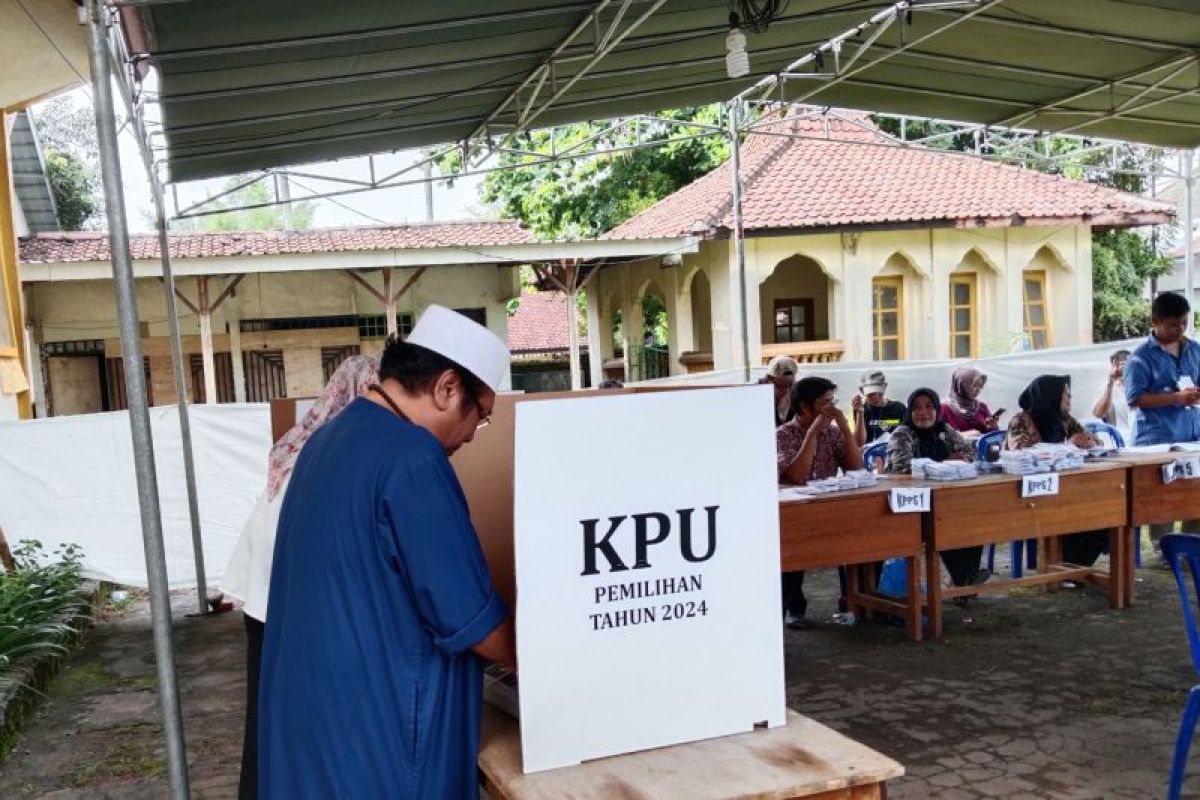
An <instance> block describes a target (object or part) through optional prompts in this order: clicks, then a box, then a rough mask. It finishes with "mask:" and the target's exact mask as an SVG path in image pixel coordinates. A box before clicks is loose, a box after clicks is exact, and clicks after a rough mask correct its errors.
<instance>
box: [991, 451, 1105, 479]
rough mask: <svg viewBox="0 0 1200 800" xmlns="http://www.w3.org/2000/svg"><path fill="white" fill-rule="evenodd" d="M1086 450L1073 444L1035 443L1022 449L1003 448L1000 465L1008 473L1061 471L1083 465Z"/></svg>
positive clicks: (1023, 473)
mask: <svg viewBox="0 0 1200 800" xmlns="http://www.w3.org/2000/svg"><path fill="white" fill-rule="evenodd" d="M1086 457H1087V451H1086V450H1080V449H1079V448H1078V447H1076V446H1075V445H1073V444H1036V445H1034V446H1033V447H1028V448H1026V449H1024V450H1004V451H1002V452H1001V453H1000V467H1001V469H1002V470H1004V472H1007V473H1008V474H1009V475H1032V474H1034V473H1038V472H1061V471H1062V470H1066V469H1075V468H1077V467H1081V466H1083V462H1084V459H1085V458H1086Z"/></svg>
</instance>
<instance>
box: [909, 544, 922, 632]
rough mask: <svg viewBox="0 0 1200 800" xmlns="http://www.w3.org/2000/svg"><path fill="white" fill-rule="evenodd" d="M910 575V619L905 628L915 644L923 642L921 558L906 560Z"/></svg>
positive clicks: (913, 557) (914, 557) (915, 557)
mask: <svg viewBox="0 0 1200 800" xmlns="http://www.w3.org/2000/svg"><path fill="white" fill-rule="evenodd" d="M905 561H906V562H907V569H906V572H907V573H908V587H907V588H908V617H907V619H905V621H904V622H905V627H906V628H907V629H908V638H909V639H912V640H913V641H914V642H919V641H921V628H922V627H923V626H922V625H921V566H920V564H919V563H918V562H919V561H920V556H911V557H909V558H906V559H905Z"/></svg>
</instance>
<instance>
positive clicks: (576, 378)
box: [567, 280, 583, 391]
mask: <svg viewBox="0 0 1200 800" xmlns="http://www.w3.org/2000/svg"><path fill="white" fill-rule="evenodd" d="M574 284H575V281H574V280H572V281H571V286H572V289H571V291H569V292H568V293H567V327H568V328H569V329H570V330H569V331H567V340H568V342H569V343H570V349H569V353H570V359H571V390H572V391H575V390H577V389H582V388H583V374H582V370H580V368H579V303H578V301H579V290H578V289H575V288H573V287H574Z"/></svg>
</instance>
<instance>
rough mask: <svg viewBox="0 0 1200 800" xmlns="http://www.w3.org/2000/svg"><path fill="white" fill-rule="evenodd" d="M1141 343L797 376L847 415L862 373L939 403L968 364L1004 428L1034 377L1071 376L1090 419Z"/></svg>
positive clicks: (731, 379) (893, 389)
mask: <svg viewBox="0 0 1200 800" xmlns="http://www.w3.org/2000/svg"><path fill="white" fill-rule="evenodd" d="M1142 341H1144V340H1143V339H1130V340H1127V341H1124V342H1107V343H1105V344H1095V345H1086V346H1082V347H1062V348H1055V349H1051V350H1036V351H1030V352H1024V353H1014V354H1011V355H1003V356H993V357H991V358H980V359H976V360H973V361H964V360H957V361H876V362H869V361H863V362H835V363H831V364H801V365H800V377H804V376H806V375H819V376H821V377H823V378H828V379H830V380H831V381H833V382H834V383H836V384H837V386H838V390H837V396H838V404H839V405H840V406H842V408H844V409H846V410H849V408H850V399H851V398H852V397H853V396H854V394H855V392H857V391H858V381H859V379H860V377H861V376H862V374H863V373H864V372H866V371H867V370H872V369H879V370H882V371H883V373H884V374H885V375H886V376H887V381H888V392H887V393H888V396H889V397H890V398H892V399H893V400H899V401H900V402H904V401H905V400H907V399H908V395H909V393H910V392H912V391H913V390H914V389H917V388H920V387H922V386H926V387H929V388H930V389H933V390H934V391H936V392H937V393H938V394H939V395H940V396H941V398H942V399H943V400H947V399H949V395H950V375H951V374H952V373H953V372H954V370H955V369H956V368H957V367H959V366H962V365H963V364H973V365H975V366H976V367H977V368H978V369H980V370H982V371H983V372H984V373H986V374H987V376H988V382H987V386H985V387H984V390H983V395H982V400H983V401H984V402H985V403H987V404H988V406H989V407H990V408H991V409H992V410H993V411H995V410H996V409H998V408H1004V409H1006V410H1007V412H1008V413H1006V414H1005V415H1004V418H1003V419H1002V420H1001V423H1000V424H1001V426H1002V427H1007V423H1008V420H1009V419H1010V418H1011V416H1012V415H1013V414H1014V413H1016V412H1017V411H1018V410H1019V407H1018V406H1017V397H1018V396H1019V395H1020V394H1021V391H1022V390H1023V389H1024V388H1025V387H1026V386H1028V385H1029V382H1030V381H1031V380H1033V379H1034V378H1036V377H1037V376H1038V375H1043V374H1047V373H1049V374H1054V375H1070V376H1071V392H1072V395H1073V397H1074V400H1073V404H1072V411H1073V413H1074V415H1075V417H1076V418H1077V419H1080V420H1085V419H1090V418H1091V417H1092V404H1093V403H1095V401H1096V398H1097V397H1099V395H1100V392H1101V391H1103V389H1104V383H1105V381H1106V380H1107V377H1108V369H1109V364H1108V357H1109V355H1110V354H1112V353H1114V352H1116V351H1117V350H1122V349H1124V350H1133V349H1134V348H1135V347H1137V346H1138V345H1139V344H1141V342H1142ZM765 374H766V369H765V368H764V367H756V368H754V369H752V370H751V377H752V378H753V379H754V380H758V379H759V378H761V377H762V376H763V375H765ZM741 382H742V370H740V369H733V370H721V371H718V372H703V373H698V374H695V375H677V376H674V377H671V378H663V379H661V380H656V381H647V382H646V383H641V384H638V385H639V386H646V385H674V386H686V385H697V386H703V385H734V384H739V383H741Z"/></svg>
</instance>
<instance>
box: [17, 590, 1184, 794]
mask: <svg viewBox="0 0 1200 800" xmlns="http://www.w3.org/2000/svg"><path fill="white" fill-rule="evenodd" d="M1138 578H1139V583H1138V590H1137V591H1138V593H1137V598H1136V602H1135V605H1134V606H1133V607H1132V608H1130V609H1128V610H1126V611H1112V610H1110V609H1109V608H1108V603H1107V600H1106V598H1105V596H1104V595H1103V593H1102V592H1100V591H1099V590H1097V589H1093V588H1088V589H1079V590H1068V591H1061V592H1056V593H1054V594H1044V593H1042V592H1040V591H1028V590H1026V591H1016V592H1013V593H1011V594H1010V595H995V596H989V597H983V598H980V599H977V600H975V601H973V603H972V604H971V606H970V607H969V608H967V609H965V610H964V609H959V608H956V607H953V606H952V607H951V608H950V609H949V610H948V612H947V625H946V638H945V640H944V641H942V642H925V643H921V644H913V643H911V642H908V641H906V640H905V639H904V638H903V634H902V631H901V629H899V628H896V627H892V626H889V625H885V624H882V623H879V622H868V621H860V622H859V623H858V624H857V625H855V626H853V627H840V626H833V625H825V624H821V620H823V619H826V618H828V616H829V615H830V614H832V612H834V611H835V610H836V608H835V605H834V601H835V594H836V579H835V576H834V573H833V572H832V571H821V572H815V573H813V574H812V575H811V576H810V578H809V581H808V588H809V590H810V591H809V594H810V598H811V601H812V605H811V607H810V618H812V619H813V620H815V621H816V622H817V623H818V624H817V625H816V626H814V628H813V629H810V630H807V631H798V632H797V631H788V632H787V633H786V636H785V648H786V658H787V677H788V701H789V704H790V705H791V706H792V707H793V708H795V709H797V710H799V711H801V712H803V713H805V714H808V715H809V716H811V717H814V718H815V719H818V720H820V721H821V722H823V723H825V724H827V725H830V726H832V727H834V728H836V729H838V730H840V731H843V732H845V733H846V734H848V735H849V736H851V737H853V738H855V739H858V740H860V741H862V742H864V743H866V744H868V745H870V746H872V747H874V748H876V749H878V750H880V751H882V752H884V753H887V754H888V755H890V756H892V757H893V758H896V759H897V760H899V761H900V762H902V763H903V764H904V765H905V766H906V768H907V770H908V775H907V776H906V777H905V778H903V779H900V780H897V781H894V782H893V783H892V784H890V785H889V789H890V797H891V798H892V800H907V799H909V798H912V799H918V798H919V799H922V800H923V799H924V798H943V799H944V800H973V799H974V798H1011V799H1012V800H1023V799H1028V798H1063V799H1064V800H1065V799H1066V798H1071V799H1072V800H1083V798H1096V799H1097V800H1110V798H1130V800H1132V799H1133V798H1137V799H1138V800H1141V799H1142V798H1150V797H1161V796H1163V795H1164V793H1165V787H1166V779H1167V772H1168V769H1169V764H1170V755H1171V750H1172V747H1173V743H1174V739H1175V733H1176V726H1177V725H1178V723H1179V714H1180V711H1181V710H1182V707H1183V702H1184V698H1185V693H1186V691H1187V689H1188V687H1190V686H1191V685H1192V684H1193V683H1195V682H1196V675H1195V672H1194V671H1193V670H1192V668H1191V664H1190V660H1189V657H1188V653H1187V649H1186V643H1185V639H1184V633H1183V629H1182V623H1181V621H1180V615H1179V607H1178V600H1177V596H1176V594H1175V588H1174V583H1173V580H1172V578H1171V576H1170V573H1169V572H1166V571H1164V570H1162V569H1161V568H1155V567H1147V568H1145V569H1142V570H1139V571H1138ZM175 602H176V611H177V615H178V616H177V620H176V630H177V654H178V655H177V660H178V666H179V671H180V676H181V690H182V697H183V706H184V710H185V715H186V719H185V725H186V732H187V745H188V753H189V762H190V774H191V781H192V789H193V796H194V797H196V798H230V797H234V796H235V795H236V787H237V775H238V765H239V760H240V755H241V727H242V705H243V692H244V678H243V674H242V672H243V669H244V663H245V661H244V650H243V648H244V640H243V634H242V625H241V615H240V614H239V613H237V612H235V613H231V614H225V615H222V616H219V617H212V618H207V619H190V618H186V617H184V616H183V615H184V614H185V613H186V612H188V611H190V610H191V605H192V604H193V603H194V599H193V596H192V595H190V594H187V593H183V594H179V595H177V596H176V597H175ZM152 653H153V649H152V645H151V639H150V631H149V614H148V611H147V607H146V605H145V603H144V601H137V602H134V603H132V604H131V607H130V608H129V609H128V610H127V611H126V612H125V613H123V614H121V615H119V616H117V617H115V618H113V619H110V620H108V621H105V622H103V623H101V624H100V625H98V626H97V628H96V629H95V630H94V631H93V632H92V634H91V635H90V636H89V638H88V640H87V642H86V644H85V646H84V647H83V649H82V650H81V651H80V652H78V653H77V654H76V655H75V656H74V657H73V658H72V659H71V662H70V664H69V666H68V668H67V669H66V670H64V672H63V673H62V674H61V675H60V676H59V677H58V678H57V679H56V681H55V682H54V684H53V685H52V687H51V689H50V691H49V694H48V698H47V700H46V702H45V703H44V704H43V705H42V707H41V710H40V712H39V714H38V716H37V718H36V719H35V720H34V721H33V722H31V723H30V725H29V727H28V729H27V732H26V734H25V736H24V738H23V740H22V741H21V742H20V743H19V744H18V746H17V749H16V750H15V751H14V753H13V754H12V756H11V757H10V759H9V760H8V761H7V763H5V764H3V765H0V797H4V798H25V797H45V798H72V799H75V798H78V799H80V800H82V799H83V798H89V799H90V798H143V797H146V798H149V797H164V796H166V781H165V774H164V773H165V764H164V761H163V749H162V744H161V741H162V739H161V726H160V723H159V712H158V704H157V699H156V695H155V693H154V664H153V655H152ZM1197 755H1198V756H1200V754H1197ZM1189 783H1190V786H1191V793H1189V794H1188V795H1187V796H1189V797H1200V794H1198V793H1197V792H1200V775H1197V776H1194V778H1193V779H1191V780H1190V781H1189Z"/></svg>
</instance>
